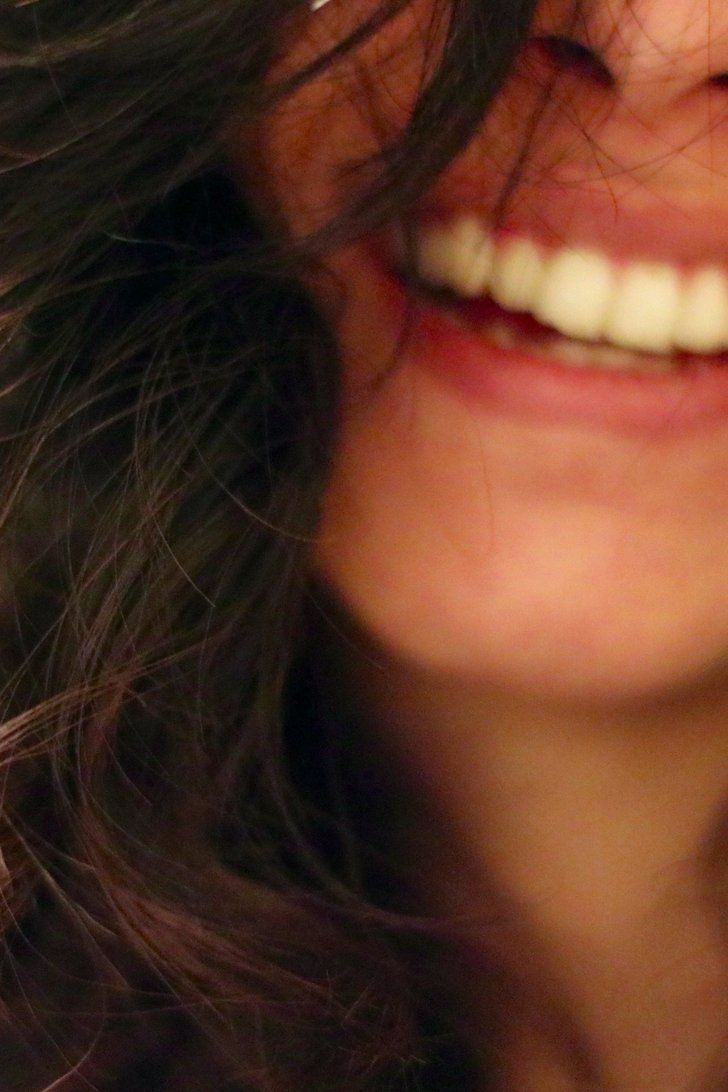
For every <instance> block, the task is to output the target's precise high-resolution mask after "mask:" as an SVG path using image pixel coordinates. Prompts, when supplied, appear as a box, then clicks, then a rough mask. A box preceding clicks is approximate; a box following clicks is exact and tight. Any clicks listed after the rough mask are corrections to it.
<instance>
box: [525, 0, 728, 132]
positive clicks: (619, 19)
mask: <svg viewBox="0 0 728 1092" xmlns="http://www.w3.org/2000/svg"><path fill="white" fill-rule="evenodd" d="M557 2H558V0H546V2H545V3H544V5H543V7H542V9H541V11H540V12H539V16H538V22H539V27H540V28H542V29H543V30H544V31H546V36H547V37H549V38H551V39H552V40H560V41H561V42H562V44H565V45H567V46H568V45H569V44H571V45H573V46H575V47H576V49H574V50H573V56H572V60H574V61H575V62H576V61H577V60H578V61H579V62H580V63H579V67H580V69H581V73H582V75H585V76H587V77H588V76H589V74H590V70H589V65H585V64H584V63H583V62H584V56H585V55H588V56H589V57H590V58H591V61H592V64H591V75H592V76H596V75H600V76H601V77H602V80H603V79H604V77H605V76H608V77H609V81H610V82H611V84H612V85H613V88H614V90H615V92H616V94H617V96H618V98H619V100H620V101H621V102H622V103H623V104H624V105H625V106H626V107H627V108H628V109H631V110H634V111H635V113H636V114H638V115H639V116H640V117H641V118H645V117H646V116H648V115H662V116H663V117H664V113H665V111H667V110H670V109H674V108H678V109H679V108H681V107H682V106H683V105H684V104H685V103H686V102H687V101H693V102H697V101H699V100H702V99H705V98H708V97H711V98H712V97H713V96H714V94H715V93H716V92H719V93H721V95H725V97H726V101H728V3H726V0H585V2H583V3H580V5H579V7H578V9H575V10H574V11H573V12H571V13H570V14H569V15H568V16H567V17H566V18H565V17H564V14H563V8H562V10H561V13H560V14H559V13H558V12H557V10H556V3H557ZM564 55H567V57H568V49H566V50H562V58H561V60H562V61H563V60H564Z"/></svg>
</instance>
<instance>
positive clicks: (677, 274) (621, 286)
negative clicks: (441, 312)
mask: <svg viewBox="0 0 728 1092" xmlns="http://www.w3.org/2000/svg"><path fill="white" fill-rule="evenodd" d="M418 262H419V272H420V276H421V277H422V279H423V280H424V281H427V282H428V283H429V284H432V285H436V286H438V287H445V288H449V289H451V290H452V291H453V292H454V293H455V294H456V295H459V296H463V297H468V298H471V297H475V296H486V295H490V296H492V297H493V299H495V300H496V302H497V303H499V304H500V305H501V306H502V307H504V308H505V309H506V310H509V311H526V312H529V313H531V314H533V315H534V316H535V317H536V318H538V319H539V320H540V321H541V322H542V323H545V324H546V325H547V326H551V327H553V328H554V329H556V330H558V331H559V333H561V334H563V335H565V336H566V337H571V338H578V339H580V340H584V341H592V342H600V341H603V342H605V343H608V344H610V345H613V346H616V347H618V348H620V349H627V350H630V351H632V352H634V351H635V350H636V351H638V352H642V353H652V354H670V353H672V352H674V351H675V350H683V351H686V352H692V353H703V354H706V353H719V352H724V351H726V350H728V272H726V270H724V269H720V268H717V267H708V266H706V267H704V268H701V269H696V270H694V271H692V272H690V273H684V272H682V271H681V270H678V269H677V268H675V267H674V266H671V265H669V264H667V263H664V262H646V261H638V262H628V263H626V264H617V263H616V262H613V261H611V260H610V259H609V258H608V257H607V256H606V255H605V254H602V253H600V252H598V251H594V250H587V249H584V248H572V247H562V248H560V249H558V250H555V251H550V252H548V251H546V250H545V249H543V248H541V247H540V246H538V245H537V244H536V243H533V242H532V241H531V240H530V239H526V238H523V237H516V238H514V237H513V236H506V237H504V238H498V237H497V236H496V237H495V238H493V237H492V236H491V235H490V233H489V232H488V231H487V229H486V228H485V227H484V226H483V224H482V223H481V222H480V221H479V220H478V219H477V218H476V217H474V216H463V217H460V218H458V219H456V220H453V221H451V222H449V223H446V224H444V223H439V224H436V225H430V226H428V227H427V228H424V229H422V230H421V232H420V235H419V238H418Z"/></svg>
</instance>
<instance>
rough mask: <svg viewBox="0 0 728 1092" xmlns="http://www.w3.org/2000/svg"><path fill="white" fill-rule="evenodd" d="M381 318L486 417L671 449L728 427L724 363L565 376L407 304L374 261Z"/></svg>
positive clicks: (414, 356) (415, 359) (566, 369)
mask: <svg viewBox="0 0 728 1092" xmlns="http://www.w3.org/2000/svg"><path fill="white" fill-rule="evenodd" d="M373 266H374V268H373V270H372V272H373V276H375V277H376V278H377V279H378V280H379V282H380V287H381V292H379V293H378V296H379V297H380V299H381V307H382V314H383V317H384V316H387V315H388V316H389V321H391V323H392V329H393V330H396V329H398V328H400V327H401V326H402V325H403V324H404V325H405V328H406V329H407V330H408V332H409V337H408V341H407V345H406V354H407V359H408V361H411V362H412V364H413V365H414V366H415V367H417V368H423V369H425V370H426V371H427V372H428V373H430V374H431V375H433V376H435V377H436V378H437V379H438V380H439V381H441V382H443V383H445V384H447V385H448V386H449V387H450V388H451V389H452V390H453V391H454V392H455V393H457V394H458V396H460V397H462V398H464V399H465V400H467V402H468V403H470V404H471V405H473V406H474V407H475V408H476V409H478V410H480V411H481V412H486V413H498V414H506V415H508V416H515V417H518V418H525V419H527V420H530V421H535V422H539V423H544V424H546V423H562V424H567V423H571V424H576V425H582V426H586V427H588V428H596V429H601V430H607V431H611V432H620V433H626V434H630V435H646V436H650V437H652V438H655V439H658V438H664V439H669V438H672V437H674V436H675V435H676V434H677V433H684V432H686V431H691V430H695V429H698V428H708V427H715V426H718V425H720V424H723V423H725V422H726V421H728V361H726V358H725V356H723V357H722V359H721V361H720V362H719V361H718V360H717V359H714V360H712V361H711V360H710V359H709V358H700V357H691V358H687V359H686V360H685V362H684V363H682V364H681V366H680V368H679V369H678V370H676V371H675V372H670V373H668V374H662V373H659V374H654V373H653V374H641V373H637V372H618V371H606V370H601V369H598V368H593V367H584V368H578V367H570V366H568V365H567V364H560V363H559V362H558V361H557V360H554V359H551V358H547V357H540V356H538V355H537V352H532V351H530V350H529V351H524V350H521V349H517V348H514V349H504V348H500V347H497V346H495V345H492V344H490V343H489V342H488V340H487V338H486V337H485V336H484V335H482V334H480V333H478V332H477V331H476V330H471V329H468V328H467V326H463V324H462V323H460V322H459V321H458V319H457V318H456V317H455V316H453V315H450V314H448V312H447V311H446V310H444V309H442V308H440V307H438V306H437V305H436V304H434V303H429V302H428V301H424V300H422V301H420V300H418V301H416V302H415V304H414V308H413V305H412V300H411V298H410V297H409V295H408V293H407V289H406V287H405V285H404V284H403V283H402V281H401V280H400V279H399V278H398V277H396V276H395V275H393V274H391V273H390V272H388V271H387V270H384V269H383V268H382V267H381V265H379V263H378V261H377V259H376V258H375V259H374V263H373Z"/></svg>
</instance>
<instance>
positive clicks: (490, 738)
mask: <svg viewBox="0 0 728 1092" xmlns="http://www.w3.org/2000/svg"><path fill="white" fill-rule="evenodd" d="M364 674H365V675H366V679H365V683H366V686H365V688H363V689H362V692H366V694H367V701H368V703H369V707H370V709H369V717H370V720H371V722H372V725H373V726H375V727H376V725H377V724H378V725H380V726H381V731H382V738H383V746H384V748H385V750H388V751H389V752H390V757H391V758H392V759H393V760H394V765H395V766H396V768H398V769H399V770H400V771H401V776H402V777H403V779H404V781H405V783H406V785H407V788H408V789H409V790H410V791H409V792H408V794H407V796H408V798H409V799H415V800H417V801H426V802H427V803H426V807H422V810H418V814H417V815H415V816H413V823H412V824H411V829H414V830H416V831H417V835H416V841H417V843H418V844H417V846H416V848H417V850H418V855H417V856H418V858H419V860H420V861H421V862H422V863H423V864H424V868H423V873H424V875H425V877H426V882H427V889H426V893H427V896H428V899H429V900H430V901H431V904H432V906H433V908H436V909H438V910H443V909H445V910H447V911H448V912H454V913H456V914H457V916H458V920H459V921H460V922H461V923H466V924H465V933H466V941H465V944H466V948H467V950H468V953H469V958H468V960H467V961H466V962H467V966H468V967H469V968H470V969H471V976H472V978H471V981H470V982H468V984H467V989H466V990H465V991H463V992H464V993H466V994H467V997H468V1001H467V1008H468V1013H467V1016H468V1020H469V1023H470V1025H471V1027H472V1028H473V1035H474V1036H475V1037H476V1039H477V1037H478V1036H480V1037H482V1038H483V1039H485V1038H486V1037H490V1038H492V1035H493V1030H492V1028H493V1025H492V1019H491V1015H490V1014H491V1013H492V1009H493V1004H492V998H491V996H490V995H491V993H492V987H491V988H489V987H490V982H491V974H490V973H489V971H488V970H486V968H487V967H489V966H490V967H491V968H492V958H493V950H494V947H495V949H497V951H498V960H499V961H500V963H501V965H503V964H505V970H506V974H507V976H509V978H510V980H511V981H512V982H513V983H514V986H513V988H511V989H509V990H508V991H507V997H508V1000H507V1001H505V1002H504V1001H503V996H505V995H506V994H505V993H504V994H502V996H501V1000H500V1002H499V1004H500V1009H501V1017H502V1020H501V1043H500V1047H499V1053H500V1055H501V1057H502V1059H503V1062H502V1087H503V1088H508V1089H513V1090H518V1092H531V1090H534V1092H536V1090H538V1092H551V1090H553V1092H556V1090H558V1092H562V1090H563V1092H567V1090H569V1092H571V1090H572V1089H576V1088H580V1089H583V1088H584V1087H585V1083H584V1081H585V1080H586V1077H585V1074H587V1073H589V1074H591V1076H590V1078H589V1080H590V1081H591V1082H592V1083H591V1084H589V1083H587V1084H586V1087H601V1086H602V1081H606V1084H607V1086H608V1087H609V1088H614V1089H620V1090H626V1089H629V1090H630V1092H641V1090H643V1089H644V1090H645V1092H646V1090H647V1089H648V1088H649V1089H655V1088H660V1089H661V1090H663V1092H668V1090H669V1092H683V1090H686V1089H688V1088H690V1089H694V1088H695V1087H696V1081H705V1080H707V1079H708V1076H709V1075H710V1074H712V1075H713V1076H712V1081H710V1082H709V1084H708V1085H707V1087H716V1081H715V1066H716V1064H719V1063H720V1062H721V1061H722V1060H723V1057H724V1053H725V1034H724V1033H725V1028H726V1026H728V974H727V972H726V961H725V954H726V953H725V950H724V946H723V943H722V937H721V935H720V928H719V914H718V909H717V908H716V906H715V899H716V896H715V891H716V882H717V880H718V877H719V876H720V872H719V870H718V869H717V868H716V861H717V848H718V845H719V835H720V832H721V828H722V824H723V808H724V804H725V800H726V799H727V798H728V784H727V781H728V778H727V777H726V774H725V771H726V770H727V769H728V763H727V761H726V760H728V732H727V731H726V727H725V726H726V724H728V709H726V702H725V700H723V701H720V700H718V699H717V698H716V696H714V695H713V696H711V697H710V698H709V697H708V695H707V694H706V693H703V694H701V695H694V696H692V698H691V699H690V701H689V702H688V700H687V699H684V700H683V701H682V702H678V701H672V702H669V703H668V702H664V701H663V702H659V703H658V702H653V703H650V704H647V703H642V704H640V706H639V707H635V708H631V709H626V708H622V709H619V710H618V709H606V708H602V709H601V710H595V709H584V708H581V709H575V708H571V709H569V708H565V707H563V706H561V707H556V706H551V707H549V706H548V705H547V704H546V703H544V702H543V701H539V702H536V701H528V700H524V699H518V700H516V699H513V698H512V696H508V695H503V694H497V693H495V692H493V691H492V690H489V691H488V692H487V693H485V692H480V693H479V692H477V691H475V690H473V691H469V692H468V691H466V690H465V689H464V688H462V687H454V686H448V685H445V684H442V683H438V682H436V681H435V680H433V679H432V678H425V677H424V676H420V675H417V674H416V673H409V672H405V671H401V670H399V669H398V670H396V671H391V672H390V671H389V670H385V671H381V670H376V669H375V670H373V671H372V670H371V669H368V670H366V671H365V672H364ZM360 681H361V680H360ZM372 694H373V695H374V697H373V698H372V697H371V695H372ZM419 808H420V804H418V809H419ZM423 839H424V844H423V841H422V840H423ZM413 848H414V847H413V846H412V845H409V846H408V855H409V859H413ZM454 861H457V867H456V868H454V867H453V862H454ZM422 890H424V888H422ZM711 892H713V894H712V895H711ZM498 906H500V907H503V906H507V907H508V911H507V914H506V915H505V918H506V921H507V926H506V927H505V928H504V927H503V925H502V921H501V925H499V926H498V932H499V933H500V935H499V936H498V937H496V938H495V940H494V929H493V926H492V922H493V911H494V908H497V907H498ZM502 918H503V915H501V919H502ZM487 923H489V924H487ZM478 968H480V970H478ZM486 1028H487V1029H488V1030H487V1031H486ZM579 1073H581V1075H579ZM596 1074H601V1077H600V1078H599V1080H597V1077H596ZM698 1087H700V1085H698Z"/></svg>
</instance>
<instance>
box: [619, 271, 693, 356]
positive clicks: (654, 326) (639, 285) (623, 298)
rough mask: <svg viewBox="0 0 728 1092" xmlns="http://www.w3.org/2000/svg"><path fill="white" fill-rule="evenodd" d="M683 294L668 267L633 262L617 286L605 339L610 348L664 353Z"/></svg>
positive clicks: (672, 344) (678, 282) (678, 277)
mask: <svg viewBox="0 0 728 1092" xmlns="http://www.w3.org/2000/svg"><path fill="white" fill-rule="evenodd" d="M681 293H682V289H681V284H680V275H679V273H678V272H677V270H676V269H672V268H671V267H670V266H669V265H658V264H657V263H648V262H635V263H634V264H633V265H629V266H627V268H626V269H625V270H624V273H623V274H622V277H621V279H620V280H619V281H618V283H617V290H616V294H615V296H614V298H613V299H612V303H611V307H610V309H609V317H608V319H607V327H606V330H605V336H606V339H607V341H611V342H612V344H613V345H623V346H624V347H625V348H627V349H642V350H643V351H644V350H647V351H649V352H653V353H667V352H669V351H670V350H671V349H672V348H673V346H674V344H675V343H674V341H673V336H672V332H673V329H674V327H675V320H676V318H677V309H678V306H679V304H680V296H681Z"/></svg>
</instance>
